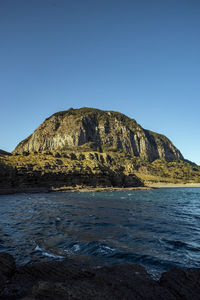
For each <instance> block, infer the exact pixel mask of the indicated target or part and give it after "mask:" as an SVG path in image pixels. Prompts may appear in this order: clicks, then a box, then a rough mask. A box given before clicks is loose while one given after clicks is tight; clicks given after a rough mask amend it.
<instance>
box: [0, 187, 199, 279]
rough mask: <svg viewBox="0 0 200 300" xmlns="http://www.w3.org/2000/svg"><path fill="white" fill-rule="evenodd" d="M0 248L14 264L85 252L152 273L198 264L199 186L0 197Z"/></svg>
mask: <svg viewBox="0 0 200 300" xmlns="http://www.w3.org/2000/svg"><path fill="white" fill-rule="evenodd" d="M0 251H1V252H2V251H6V252H9V253H11V254H13V255H14V256H15V258H16V260H17V263H18V264H26V263H29V262H36V261H41V260H43V259H55V258H57V259H62V258H63V257H65V256H69V255H70V256H76V255H87V256H95V257H98V258H102V263H107V264H113V263H114V264H115V263H121V262H130V263H140V264H142V265H144V266H145V267H146V269H147V270H148V271H149V272H150V273H152V274H153V275H154V276H158V275H159V274H160V273H161V272H163V271H166V270H168V269H170V268H172V267H174V266H178V267H188V268H190V267H200V188H171V189H158V190H152V191H124V192H121V191H120V192H116V191H115V192H101V193H59V192H57V193H49V194H16V195H6V196H0Z"/></svg>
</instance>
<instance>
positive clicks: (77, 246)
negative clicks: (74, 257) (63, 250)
mask: <svg viewBox="0 0 200 300" xmlns="http://www.w3.org/2000/svg"><path fill="white" fill-rule="evenodd" d="M72 249H73V250H74V252H78V251H80V250H81V247H80V246H79V244H75V245H74V246H73V247H72Z"/></svg>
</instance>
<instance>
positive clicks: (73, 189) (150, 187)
mask: <svg viewBox="0 0 200 300" xmlns="http://www.w3.org/2000/svg"><path fill="white" fill-rule="evenodd" d="M188 187H194V188H200V183H162V182H158V183H148V184H147V185H145V186H137V187H91V186H76V187H72V186H63V187H59V188H54V187H51V188H48V187H30V188H0V195H10V194H20V193H28V194H29V193H30V194H32V193H33V194H35V193H51V192H63V193H65V192H66V193H67V192H72V193H73V192H82V193H97V192H109V191H146V190H155V189H160V188H188Z"/></svg>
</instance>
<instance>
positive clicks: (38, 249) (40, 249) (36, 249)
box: [34, 245, 43, 251]
mask: <svg viewBox="0 0 200 300" xmlns="http://www.w3.org/2000/svg"><path fill="white" fill-rule="evenodd" d="M34 250H35V251H43V249H42V248H40V247H39V246H38V245H36V247H35V249H34Z"/></svg>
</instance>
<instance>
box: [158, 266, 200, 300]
mask: <svg viewBox="0 0 200 300" xmlns="http://www.w3.org/2000/svg"><path fill="white" fill-rule="evenodd" d="M160 285H161V286H162V287H165V288H167V289H168V290H169V291H170V293H171V294H172V295H174V297H175V299H180V300H182V299H188V300H190V299H191V300H193V299H195V300H196V299H200V270H198V269H197V270H192V271H186V270H180V269H172V270H170V271H168V272H165V273H163V274H162V276H161V278H160Z"/></svg>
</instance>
